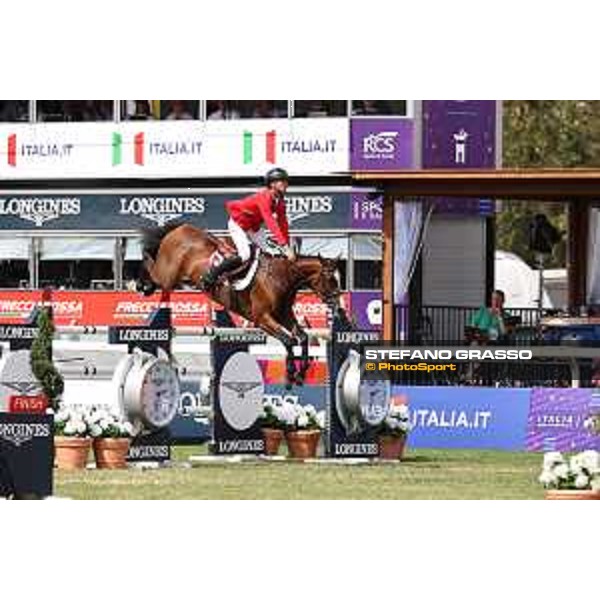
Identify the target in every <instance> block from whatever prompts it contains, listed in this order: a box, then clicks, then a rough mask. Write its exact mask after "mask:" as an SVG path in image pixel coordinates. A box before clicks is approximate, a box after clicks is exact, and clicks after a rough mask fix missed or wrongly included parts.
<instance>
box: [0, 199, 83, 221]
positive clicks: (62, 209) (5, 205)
mask: <svg viewBox="0 0 600 600" xmlns="http://www.w3.org/2000/svg"><path fill="white" fill-rule="evenodd" d="M80 214H81V199H80V198H77V197H69V198H55V197H32V198H30V197H25V196H18V197H16V196H15V197H8V198H7V197H5V198H0V216H3V217H17V218H19V219H21V220H23V221H29V222H31V223H33V224H34V225H35V226H36V227H43V226H44V225H45V224H46V223H48V222H49V221H55V220H56V219H60V218H61V217H65V216H78V215H80Z"/></svg>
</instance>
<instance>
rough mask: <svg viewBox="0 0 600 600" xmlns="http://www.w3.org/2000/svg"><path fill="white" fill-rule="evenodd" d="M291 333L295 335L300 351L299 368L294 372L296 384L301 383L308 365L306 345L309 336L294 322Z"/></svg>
mask: <svg viewBox="0 0 600 600" xmlns="http://www.w3.org/2000/svg"><path fill="white" fill-rule="evenodd" d="M292 333H293V334H294V336H295V337H296V339H297V340H298V341H299V343H300V348H301V353H300V369H299V370H298V371H297V372H296V383H297V384H298V385H302V384H303V383H304V380H305V378H306V373H307V372H308V369H309V367H310V357H309V355H308V347H309V344H308V342H309V338H308V334H307V333H306V331H304V329H302V327H300V325H299V324H298V323H297V322H295V323H294V325H293V327H292Z"/></svg>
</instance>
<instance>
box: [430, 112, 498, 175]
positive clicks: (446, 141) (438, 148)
mask: <svg viewBox="0 0 600 600" xmlns="http://www.w3.org/2000/svg"><path fill="white" fill-rule="evenodd" d="M495 166H496V101H495V100H424V101H423V168H424V169H477V168H482V167H488V168H493V167H495Z"/></svg>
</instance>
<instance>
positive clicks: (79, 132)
mask: <svg viewBox="0 0 600 600" xmlns="http://www.w3.org/2000/svg"><path fill="white" fill-rule="evenodd" d="M349 163H350V160H349V123H348V119H345V118H339V119H336V118H332V119H295V120H291V119H252V120H247V121H239V120H238V121H207V122H201V121H178V122H156V123H155V122H150V123H140V122H135V123H131V122H130V123H68V124H65V123H38V124H34V125H27V126H23V125H16V126H15V125H2V126H0V178H3V179H52V178H86V177H94V178H99V177H100V178H111V177H113V178H119V177H202V176H213V177H216V176H238V177H239V176H255V175H262V174H264V172H265V171H266V170H268V169H269V168H271V167H273V166H274V165H277V166H279V167H283V168H285V169H288V170H289V171H290V173H292V174H293V175H326V174H328V173H336V172H340V171H347V170H348V168H349Z"/></svg>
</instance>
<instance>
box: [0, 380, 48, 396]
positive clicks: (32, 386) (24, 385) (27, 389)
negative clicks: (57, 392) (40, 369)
mask: <svg viewBox="0 0 600 600" xmlns="http://www.w3.org/2000/svg"><path fill="white" fill-rule="evenodd" d="M0 383H2V385H4V386H6V387H7V388H10V389H11V390H15V392H19V394H21V395H26V396H27V395H29V394H32V393H34V392H38V391H40V390H41V387H40V384H39V383H38V382H37V381H2V382H0Z"/></svg>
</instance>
